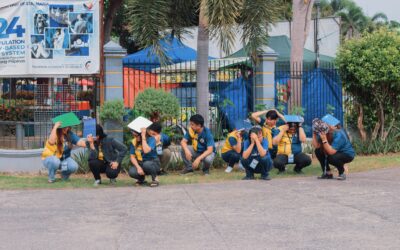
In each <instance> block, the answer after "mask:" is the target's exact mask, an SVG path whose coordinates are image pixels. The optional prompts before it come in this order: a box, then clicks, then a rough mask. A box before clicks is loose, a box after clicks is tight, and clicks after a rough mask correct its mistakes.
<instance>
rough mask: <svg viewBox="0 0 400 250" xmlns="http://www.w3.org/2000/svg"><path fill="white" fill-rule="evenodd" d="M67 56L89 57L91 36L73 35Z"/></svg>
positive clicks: (66, 52)
mask: <svg viewBox="0 0 400 250" xmlns="http://www.w3.org/2000/svg"><path fill="white" fill-rule="evenodd" d="M65 55H66V56H89V35H71V42H70V49H69V50H66V51H65Z"/></svg>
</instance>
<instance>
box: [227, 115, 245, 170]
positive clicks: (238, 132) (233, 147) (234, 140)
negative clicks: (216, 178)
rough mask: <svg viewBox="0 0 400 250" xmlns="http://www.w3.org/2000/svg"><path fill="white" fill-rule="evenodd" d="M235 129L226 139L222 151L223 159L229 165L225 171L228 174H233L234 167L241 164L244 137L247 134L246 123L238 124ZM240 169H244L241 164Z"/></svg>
mask: <svg viewBox="0 0 400 250" xmlns="http://www.w3.org/2000/svg"><path fill="white" fill-rule="evenodd" d="M235 127H236V128H235V129H234V130H233V131H232V132H230V133H229V134H228V136H227V137H226V139H225V143H224V145H223V146H222V149H221V156H222V159H223V160H224V161H225V162H226V163H228V166H227V167H226V169H225V172H226V173H230V172H232V170H233V166H234V165H235V164H236V163H238V162H240V158H241V155H242V152H243V140H244V138H243V136H244V135H245V134H246V130H245V128H244V127H245V125H244V122H236V124H235ZM239 168H243V166H242V164H241V163H239Z"/></svg>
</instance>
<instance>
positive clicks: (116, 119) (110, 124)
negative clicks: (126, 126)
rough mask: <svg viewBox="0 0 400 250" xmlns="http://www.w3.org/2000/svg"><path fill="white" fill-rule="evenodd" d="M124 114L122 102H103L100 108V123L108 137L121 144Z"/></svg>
mask: <svg viewBox="0 0 400 250" xmlns="http://www.w3.org/2000/svg"><path fill="white" fill-rule="evenodd" d="M125 114H126V111H125V107H124V102H123V100H112V101H105V102H104V103H103V105H102V106H101V107H100V113H99V117H100V121H101V123H102V124H103V127H104V131H105V133H107V134H108V135H110V136H112V137H114V138H115V139H117V140H119V141H120V142H123V118H124V116H125Z"/></svg>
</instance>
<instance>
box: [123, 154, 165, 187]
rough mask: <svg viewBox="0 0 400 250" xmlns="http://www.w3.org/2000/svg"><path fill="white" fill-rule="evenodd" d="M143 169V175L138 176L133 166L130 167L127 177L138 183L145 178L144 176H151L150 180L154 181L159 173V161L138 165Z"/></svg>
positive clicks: (144, 162)
mask: <svg viewBox="0 0 400 250" xmlns="http://www.w3.org/2000/svg"><path fill="white" fill-rule="evenodd" d="M140 166H141V167H142V169H143V172H144V175H140V174H139V173H138V171H137V169H136V167H135V166H131V167H130V168H129V172H128V173H129V176H130V177H132V178H133V179H136V180H138V181H139V182H143V181H144V179H145V178H146V175H150V176H151V180H153V181H155V180H156V177H157V173H158V172H159V171H160V160H159V159H158V158H156V159H153V160H148V161H143V163H141V164H140Z"/></svg>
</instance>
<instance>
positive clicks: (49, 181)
mask: <svg viewBox="0 0 400 250" xmlns="http://www.w3.org/2000/svg"><path fill="white" fill-rule="evenodd" d="M54 182H56V180H48V181H47V183H50V184H51V183H54Z"/></svg>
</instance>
